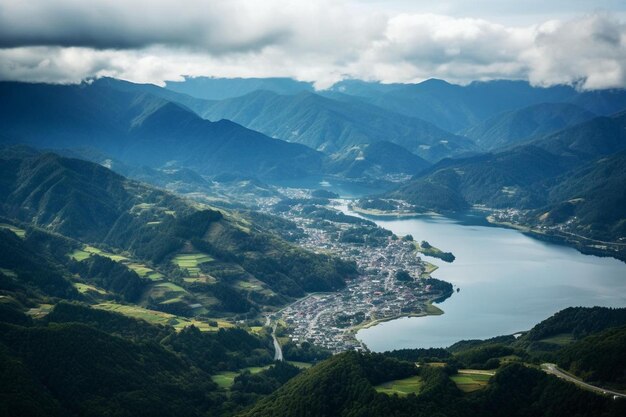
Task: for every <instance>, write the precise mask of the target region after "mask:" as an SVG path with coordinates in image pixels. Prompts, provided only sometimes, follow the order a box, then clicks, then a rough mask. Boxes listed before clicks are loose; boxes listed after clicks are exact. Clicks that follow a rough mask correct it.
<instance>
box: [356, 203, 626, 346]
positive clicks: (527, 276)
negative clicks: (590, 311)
mask: <svg viewBox="0 0 626 417" xmlns="http://www.w3.org/2000/svg"><path fill="white" fill-rule="evenodd" d="M344 210H345V211H346V212H348V213H349V214H354V213H352V212H350V211H349V210H346V209H345V207H344ZM369 218H370V220H374V221H375V222H376V223H377V224H378V225H380V226H381V227H384V228H386V229H389V230H391V231H393V232H394V233H395V234H397V235H399V236H403V235H406V234H411V235H413V237H414V238H415V239H416V240H419V241H421V240H427V241H428V242H429V243H430V244H432V245H433V246H436V247H438V248H440V249H442V250H444V251H450V252H452V253H453V254H454V255H455V256H456V260H455V261H454V262H453V263H451V264H448V263H445V262H443V261H441V260H439V259H432V258H428V257H425V259H427V260H428V261H430V262H432V263H434V264H436V265H438V266H439V269H438V270H437V271H435V272H434V273H433V276H434V277H435V278H439V279H443V280H445V281H448V282H451V283H452V284H453V285H454V286H455V288H456V287H458V288H460V292H458V293H457V292H455V293H454V295H453V296H452V297H450V298H449V299H447V300H446V301H444V302H443V303H441V304H440V305H439V307H440V308H441V309H443V310H444V311H445V314H443V315H441V316H428V317H414V318H400V319H397V320H393V321H389V322H385V323H381V324H379V325H376V326H374V327H371V328H369V329H365V330H361V331H360V332H359V333H358V334H357V338H359V339H360V340H362V341H363V342H365V344H366V345H367V346H368V347H369V348H370V349H371V350H373V351H379V352H380V351H385V350H392V349H400V348H419V347H446V346H449V345H451V344H452V343H454V342H457V341H459V340H463V339H484V338H489V337H493V336H498V335H506V334H513V333H515V332H518V331H522V330H528V329H530V328H531V327H532V326H533V325H534V324H536V323H538V322H540V321H541V320H543V319H545V318H547V317H549V316H551V315H552V314H554V313H556V312H557V311H559V310H561V309H563V308H565V307H568V306H596V305H597V306H610V307H626V264H625V263H623V262H621V261H618V260H616V259H613V258H600V257H596V256H590V255H583V254H581V253H580V252H578V251H576V250H575V249H572V248H569V247H566V246H561V245H558V244H553V243H546V242H543V241H539V240H537V239H533V238H531V237H528V236H525V235H524V234H522V233H520V232H518V231H516V230H512V229H505V228H500V227H493V226H490V225H488V223H486V221H485V220H484V219H483V216H482V215H481V214H480V213H468V214H466V215H464V216H462V217H460V218H457V219H451V218H446V217H442V216H417V217H414V218H403V219H397V218H372V217H369Z"/></svg>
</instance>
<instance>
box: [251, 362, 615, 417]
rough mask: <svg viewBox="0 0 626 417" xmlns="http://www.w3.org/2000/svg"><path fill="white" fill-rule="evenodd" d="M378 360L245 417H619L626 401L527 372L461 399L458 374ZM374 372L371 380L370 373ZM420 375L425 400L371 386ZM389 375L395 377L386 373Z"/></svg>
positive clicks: (281, 393)
mask: <svg viewBox="0 0 626 417" xmlns="http://www.w3.org/2000/svg"><path fill="white" fill-rule="evenodd" d="M389 360H390V359H389V358H387V359H386V360H385V359H383V358H382V357H380V356H379V355H369V354H365V355H363V354H358V353H354V352H347V353H344V354H341V355H337V356H335V357H333V358H331V359H329V360H327V361H325V362H323V363H322V364H320V365H318V366H316V367H314V368H312V369H310V370H308V371H307V372H304V373H302V374H300V375H298V376H297V377H295V378H293V379H291V380H290V381H289V382H287V383H286V384H285V385H284V386H283V387H281V388H280V389H278V390H277V391H275V392H274V393H273V394H272V395H270V396H269V397H267V398H264V399H262V400H260V401H259V402H258V403H257V404H256V405H255V406H253V407H252V408H251V409H250V410H247V411H244V412H242V413H241V416H255V417H259V416H260V417H263V416H268V417H269V416H284V417H290V416H294V417H295V416H301V415H310V416H366V417H369V416H371V417H374V416H381V415H384V416H390V417H405V416H406V417H409V416H412V417H415V416H417V417H420V416H424V417H426V416H433V415H437V416H459V417H461V416H470V415H479V416H497V417H500V416H501V417H505V416H506V417H511V416H512V417H518V416H519V417H522V416H525V417H527V416H545V415H550V416H554V417H570V416H572V415H576V416H580V417H592V416H598V415H602V416H606V417H609V416H610V417H612V416H616V417H617V416H621V415H622V414H623V413H624V412H625V411H626V402H624V401H613V400H611V399H609V398H607V397H602V396H599V395H596V394H594V393H590V392H587V391H582V390H580V389H579V388H577V387H576V386H575V385H573V384H570V383H567V382H565V381H561V380H559V379H558V378H555V377H552V376H549V375H546V374H545V373H543V372H541V371H538V370H535V369H531V368H528V367H525V366H523V365H519V364H511V365H507V366H505V367H503V368H502V369H501V370H500V371H499V372H498V373H497V374H496V376H495V377H493V378H492V380H491V381H490V383H489V385H488V386H487V387H486V388H485V389H484V390H482V391H479V392H477V393H475V394H472V395H463V394H462V392H461V391H460V390H459V389H458V388H457V387H456V385H455V384H454V383H453V382H452V381H451V379H450V378H449V376H450V372H454V370H453V369H448V368H445V367H423V368H421V369H419V370H418V369H417V368H415V367H414V366H413V365H412V364H409V363H406V362H405V364H407V365H406V366H407V368H406V369H407V373H402V372H398V368H397V367H396V366H391V367H390V366H389V363H388V362H386V361H389ZM369 367H373V368H374V369H376V371H377V372H376V375H377V376H376V378H373V379H371V378H369V376H368V372H369V371H368V368H369ZM409 369H410V370H411V372H412V374H416V373H417V374H419V376H420V379H421V381H422V387H421V390H420V394H419V395H415V394H410V395H408V396H405V397H398V396H395V395H387V394H382V393H377V392H376V391H375V390H374V388H373V386H372V381H374V382H376V383H378V382H379V381H391V380H394V379H397V378H398V377H406V375H407V374H408V370H409ZM385 370H389V372H386V371H385Z"/></svg>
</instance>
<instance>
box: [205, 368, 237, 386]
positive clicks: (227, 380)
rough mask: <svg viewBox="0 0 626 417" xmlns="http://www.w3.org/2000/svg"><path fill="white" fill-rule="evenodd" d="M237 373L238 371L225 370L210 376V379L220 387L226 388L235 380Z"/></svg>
mask: <svg viewBox="0 0 626 417" xmlns="http://www.w3.org/2000/svg"><path fill="white" fill-rule="evenodd" d="M237 375H239V373H238V372H232V371H226V372H220V373H219V374H215V375H213V376H211V379H213V382H215V383H216V384H217V385H218V386H219V387H220V388H224V389H228V388H230V387H231V386H232V385H233V383H234V382H235V377H236V376H237Z"/></svg>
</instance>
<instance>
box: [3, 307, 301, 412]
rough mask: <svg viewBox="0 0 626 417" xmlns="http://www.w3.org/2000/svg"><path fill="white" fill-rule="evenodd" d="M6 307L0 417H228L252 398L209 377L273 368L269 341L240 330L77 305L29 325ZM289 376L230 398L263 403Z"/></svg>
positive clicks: (285, 370) (269, 378) (243, 388)
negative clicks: (162, 322) (206, 328)
mask: <svg viewBox="0 0 626 417" xmlns="http://www.w3.org/2000/svg"><path fill="white" fill-rule="evenodd" d="M7 299H8V298H3V299H2V300H3V301H2V302H0V404H2V405H1V406H0V415H3V416H5V415H6V416H24V417H28V416H42V415H45V416H65V415H75V416H94V417H96V416H108V415H116V416H172V415H186V416H205V415H230V414H232V412H234V411H236V410H240V409H241V408H242V407H244V406H246V405H248V404H249V403H250V401H249V399H250V398H249V397H245V396H243V397H242V396H237V395H234V396H231V397H230V398H229V397H228V396H227V395H226V393H225V392H223V391H222V390H221V389H220V388H219V387H218V386H217V385H216V384H215V383H214V382H213V381H212V378H211V375H212V374H214V373H215V372H218V371H222V370H233V371H234V370H239V369H241V368H244V367H249V366H263V365H266V364H269V363H271V361H272V355H273V350H272V349H271V340H270V339H269V337H267V336H264V337H257V336H254V335H252V334H249V333H247V332H246V331H244V330H243V329H220V330H219V331H215V332H200V331H199V330H198V329H196V328H194V327H189V328H186V329H184V330H183V331H181V332H177V331H175V330H174V329H173V328H172V327H169V326H153V325H151V324H148V323H147V322H145V321H142V320H136V319H132V318H128V317H125V316H121V315H119V314H116V313H111V312H106V311H99V310H94V309H92V308H89V307H87V306H84V305H80V304H76V303H60V304H58V305H57V306H56V307H55V308H54V309H53V310H52V311H51V312H50V314H49V315H48V316H47V317H46V318H45V320H43V321H39V320H35V321H32V320H30V319H28V317H26V316H25V315H24V314H23V313H22V312H21V310H23V308H24V307H23V306H22V305H21V304H20V303H19V302H13V303H9V302H7V301H6V300H7ZM19 316H22V318H21V319H18V318H17V317H19ZM10 323H13V324H10ZM17 323H19V324H17ZM294 373H295V372H294V370H293V369H292V368H291V367H290V366H288V365H284V366H282V365H281V366H279V367H278V368H270V369H269V370H268V371H266V372H265V373H263V375H262V376H261V379H260V380H259V381H257V383H256V384H255V383H254V382H253V381H249V383H248V384H246V383H244V382H243V380H242V382H241V384H240V385H239V386H238V392H240V393H243V394H245V395H249V394H254V395H257V394H256V393H259V395H266V394H267V393H269V392H271V391H273V390H275V389H276V388H277V387H278V386H280V385H281V384H282V383H284V382H285V381H286V380H288V379H289V378H290V377H291V376H293V374H294ZM246 398H247V399H246ZM256 398H257V397H254V396H253V398H252V400H256Z"/></svg>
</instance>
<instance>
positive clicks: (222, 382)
mask: <svg viewBox="0 0 626 417" xmlns="http://www.w3.org/2000/svg"><path fill="white" fill-rule="evenodd" d="M269 367H270V365H267V366H252V367H250V368H243V369H242V370H241V371H239V372H234V371H224V372H220V373H217V374H215V375H212V376H211V379H212V380H213V382H215V383H216V384H217V385H218V386H219V387H220V388H223V389H230V387H232V386H233V383H234V382H235V378H236V377H237V376H239V375H241V374H242V373H244V372H245V371H248V372H250V373H251V374H258V373H259V372H261V371H264V370H266V369H267V368H269Z"/></svg>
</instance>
